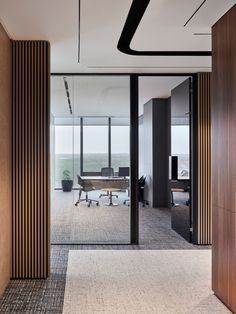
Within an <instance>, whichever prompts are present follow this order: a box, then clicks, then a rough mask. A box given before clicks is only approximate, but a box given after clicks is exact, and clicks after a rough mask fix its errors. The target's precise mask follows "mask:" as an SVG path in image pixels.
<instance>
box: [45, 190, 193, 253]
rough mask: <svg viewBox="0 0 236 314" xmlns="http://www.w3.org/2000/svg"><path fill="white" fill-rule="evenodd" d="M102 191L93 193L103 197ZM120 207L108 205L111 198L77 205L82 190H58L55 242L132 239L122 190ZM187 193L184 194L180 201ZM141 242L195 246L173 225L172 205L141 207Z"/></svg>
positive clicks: (54, 203)
mask: <svg viewBox="0 0 236 314" xmlns="http://www.w3.org/2000/svg"><path fill="white" fill-rule="evenodd" d="M99 194H100V192H99V191H95V192H92V193H90V194H89V196H90V195H91V197H92V198H94V199H99ZM118 194H119V198H118V199H116V198H115V199H114V200H115V202H118V203H119V206H117V207H107V206H105V205H104V204H105V203H106V202H107V198H102V199H100V206H98V207H97V206H96V205H95V204H93V205H91V207H90V208H88V207H87V206H86V204H85V203H81V204H79V206H78V207H76V206H74V203H75V202H76V200H77V198H78V191H74V192H72V193H63V192H62V191H55V192H54V193H53V197H52V210H51V240H52V243H55V244H64V243H72V244H80V243H85V244H86V243H97V244H99V243H111V244H116V243H119V244H122V243H129V240H130V238H129V236H130V208H129V207H128V206H126V205H123V200H124V199H126V198H127V195H126V193H118ZM182 198H183V197H182V196H181V195H180V197H179V198H178V201H181V199H182ZM139 214H140V226H139V227H140V245H141V246H145V248H151V249H191V248H193V247H194V246H193V245H192V244H190V243H188V242H187V241H185V240H184V239H183V238H182V237H181V236H180V235H179V234H177V233H176V232H175V231H174V230H172V229H171V216H170V210H168V209H153V208H148V207H146V208H143V207H142V206H141V207H140V211H139Z"/></svg>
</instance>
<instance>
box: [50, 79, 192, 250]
mask: <svg viewBox="0 0 236 314" xmlns="http://www.w3.org/2000/svg"><path fill="white" fill-rule="evenodd" d="M51 76H129V77H130V126H131V127H130V173H131V178H130V196H131V206H130V208H131V214H130V244H136V245H137V244H139V207H138V205H139V204H138V154H139V150H138V138H139V137H138V98H139V77H141V76H154V77H155V76H160V77H164V76H165V77H168V76H170V77H171V76H179V77H181V76H187V77H190V78H192V86H193V89H192V102H191V111H190V112H191V119H190V164H191V166H190V186H191V197H190V199H191V202H190V213H191V215H190V217H191V221H190V226H192V227H191V228H193V230H192V231H193V232H192V238H193V242H194V241H195V240H194V239H195V234H196V231H197V230H196V227H197V221H196V219H197V217H196V210H197V207H196V206H197V197H196V193H197V190H196V182H197V181H196V180H197V178H196V165H197V163H196V156H197V155H196V153H197V148H196V141H195V139H196V122H195V121H196V120H195V119H197V116H196V110H197V74H196V73H51ZM81 122H82V121H81ZM81 137H83V134H82V135H81ZM81 140H83V139H82V138H81ZM81 153H83V152H81ZM81 170H82V169H81ZM81 173H82V172H81ZM63 244H70V245H73V244H74V245H78V244H81V243H63ZM85 244H86V245H87V244H88V243H85ZM90 244H92V245H97V244H98V243H90ZM105 244H106V245H112V244H114V243H105ZM116 244H118V243H116ZM120 245H127V243H120Z"/></svg>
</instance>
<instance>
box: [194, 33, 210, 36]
mask: <svg viewBox="0 0 236 314" xmlns="http://www.w3.org/2000/svg"><path fill="white" fill-rule="evenodd" d="M193 35H197V36H211V33H193Z"/></svg>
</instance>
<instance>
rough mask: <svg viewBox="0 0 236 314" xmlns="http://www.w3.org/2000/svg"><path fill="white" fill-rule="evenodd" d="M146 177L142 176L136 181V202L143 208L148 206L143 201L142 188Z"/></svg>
mask: <svg viewBox="0 0 236 314" xmlns="http://www.w3.org/2000/svg"><path fill="white" fill-rule="evenodd" d="M146 178H147V177H146V175H143V176H142V177H141V178H140V179H139V180H138V200H139V202H141V203H142V204H143V207H145V205H147V206H148V205H149V202H148V201H147V200H145V199H144V187H145V182H146Z"/></svg>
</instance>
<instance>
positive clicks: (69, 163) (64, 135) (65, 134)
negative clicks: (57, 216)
mask: <svg viewBox="0 0 236 314" xmlns="http://www.w3.org/2000/svg"><path fill="white" fill-rule="evenodd" d="M64 170H69V171H70V174H71V177H72V178H73V126H67V125H56V126H55V187H56V188H60V187H61V180H62V179H63V171H64Z"/></svg>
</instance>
